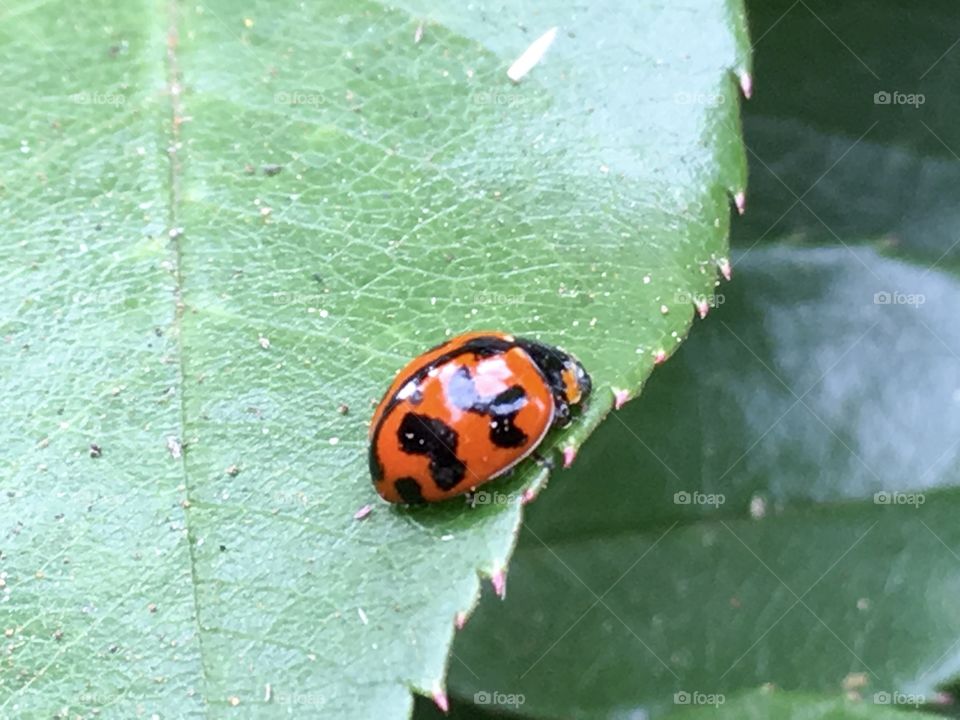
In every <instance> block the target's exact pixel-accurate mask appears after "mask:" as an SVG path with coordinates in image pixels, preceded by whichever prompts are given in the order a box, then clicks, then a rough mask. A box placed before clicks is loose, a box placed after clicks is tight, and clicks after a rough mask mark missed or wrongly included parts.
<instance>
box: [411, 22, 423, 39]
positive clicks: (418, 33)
mask: <svg viewBox="0 0 960 720" xmlns="http://www.w3.org/2000/svg"><path fill="white" fill-rule="evenodd" d="M421 40H423V23H420V24H419V25H417V29H416V30H415V31H414V33H413V42H414V44H417V43H419V42H420V41H421Z"/></svg>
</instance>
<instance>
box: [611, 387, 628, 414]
mask: <svg viewBox="0 0 960 720" xmlns="http://www.w3.org/2000/svg"><path fill="white" fill-rule="evenodd" d="M629 399H630V391H629V390H619V389H617V388H614V389H613V409H614V410H619V409H620V408H622V407H623V406H624V405H626V404H627V400H629Z"/></svg>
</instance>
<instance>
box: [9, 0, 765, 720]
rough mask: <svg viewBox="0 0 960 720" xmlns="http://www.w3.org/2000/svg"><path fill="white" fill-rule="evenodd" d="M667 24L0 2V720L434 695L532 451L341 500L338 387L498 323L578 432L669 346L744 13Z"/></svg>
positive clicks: (694, 271)
mask: <svg viewBox="0 0 960 720" xmlns="http://www.w3.org/2000/svg"><path fill="white" fill-rule="evenodd" d="M689 10H690V8H674V7H670V8H669V9H668V8H659V7H658V8H656V9H654V8H650V7H639V6H638V7H631V8H630V9H626V10H625V9H624V8H621V7H615V6H612V5H605V4H601V5H598V6H590V7H586V6H582V5H578V4H573V3H561V4H555V5H552V6H551V7H550V8H549V10H544V9H542V8H540V9H538V8H536V7H535V6H534V5H533V4H528V3H522V2H519V1H517V2H511V3H508V4H507V5H500V6H497V7H496V8H488V9H481V8H478V7H476V6H467V7H464V6H461V5H459V4H457V5H454V4H450V5H449V6H441V5H439V4H434V3H415V2H409V3H405V4H402V5H401V6H400V7H398V8H388V7H386V6H383V5H380V4H375V3H366V2H361V3H356V2H351V3H346V2H324V3H312V4H311V3H306V4H294V5H290V4H283V3H279V2H260V3H257V4H255V5H252V6H250V7H248V8H247V9H244V10H240V9H238V8H237V6H236V5H235V4H234V3H230V2H227V1H226V0H215V1H213V2H210V3H204V4H201V5H179V4H177V3H173V2H170V3H165V4H164V6H161V5H160V4H157V3H146V2H139V1H137V2H133V3H130V2H127V3H120V2H118V1H117V0H96V1H95V2H89V3H84V4H83V6H82V8H76V7H75V6H74V5H73V4H69V3H66V2H65V1H64V0H52V1H51V2H47V3H45V4H33V5H30V4H23V5H20V6H17V7H14V8H7V9H5V10H4V11H3V16H2V17H3V21H4V22H3V23H0V35H2V47H3V51H2V52H3V53H4V57H5V59H6V60H7V62H6V63H5V67H7V68H8V70H9V80H10V83H9V85H10V88H11V89H10V90H9V93H8V96H7V100H6V102H7V106H8V107H9V109H10V113H9V117H10V122H9V123H8V124H5V125H4V127H3V128H2V129H0V136H2V139H3V144H2V148H3V150H2V152H3V160H4V162H3V164H2V167H3V190H2V193H3V194H2V199H0V202H2V205H0V207H2V208H3V210H2V212H3V216H4V218H5V219H6V224H5V226H6V229H7V235H8V238H7V242H6V243H4V245H3V248H2V249H0V262H2V265H3V267H4V268H5V269H6V270H7V273H6V274H7V277H8V278H10V282H7V283H5V284H4V285H3V290H2V299H3V305H4V307H5V308H7V311H6V312H5V314H4V316H3V317H2V319H0V337H2V338H3V340H2V342H0V392H2V396H3V398H4V411H5V422H4V424H3V425H2V429H0V444H2V446H3V447H4V457H3V460H2V461H0V486H2V488H3V490H4V493H3V495H2V497H0V528H3V533H4V534H3V537H4V542H3V546H2V550H3V554H2V556H0V558H2V568H0V572H2V573H3V575H2V576H0V577H2V580H3V587H2V588H0V627H2V628H3V629H4V631H5V637H4V641H5V643H4V648H5V649H4V657H3V659H2V662H3V673H2V674H0V714H3V715H6V714H9V715H11V716H15V717H41V716H42V717H49V716H51V715H53V714H60V715H61V716H64V717H66V716H69V717H74V716H77V715H80V716H90V715H92V714H93V713H94V712H97V713H99V717H131V716H135V715H136V716H139V715H144V716H146V717H150V716H152V715H158V716H161V717H167V716H173V715H176V716H180V717H190V716H203V715H209V716H216V717H219V716H221V715H224V716H226V715H228V714H229V713H231V712H235V713H237V714H238V716H239V715H244V716H246V715H250V716H254V715H273V714H278V713H287V712H289V713H293V714H295V715H298V716H299V715H305V716H310V717H337V718H347V717H358V718H367V717H378V718H390V717H396V718H399V717H405V716H406V715H407V714H408V712H409V708H410V706H411V702H412V701H411V697H410V693H409V690H410V689H414V690H417V691H420V692H427V693H429V692H432V691H439V690H440V689H441V688H442V686H443V682H444V681H443V678H444V673H445V665H446V662H447V654H448V650H449V644H450V641H451V639H452V635H453V632H454V630H453V619H454V616H455V615H456V614H457V613H460V612H469V611H470V609H471V607H472V605H473V604H474V603H475V601H476V597H477V595H478V593H479V584H480V579H479V576H478V573H482V574H486V575H489V574H491V573H494V572H498V571H502V570H503V569H504V568H505V567H506V564H507V559H508V557H509V554H510V551H511V548H512V545H513V543H514V542H515V534H516V532H517V528H518V526H519V523H520V516H521V508H520V500H519V498H520V493H519V491H520V490H521V489H533V488H536V487H539V485H540V484H542V482H543V480H544V472H543V471H541V470H539V469H538V468H537V466H535V465H533V464H529V465H526V466H524V467H523V468H522V469H521V471H520V472H518V473H517V477H516V478H514V479H513V480H511V481H509V482H508V483H505V484H504V485H503V486H501V488H502V490H503V492H504V497H506V499H507V501H506V502H505V503H502V504H501V503H498V504H495V505H491V506H486V507H482V508H477V509H472V510H471V509H470V508H468V507H466V506H464V505H463V504H461V503H449V504H447V505H445V506H443V507H436V508H425V509H418V510H404V509H399V508H395V507H387V506H385V505H382V504H379V503H374V505H375V507H374V509H373V512H372V514H371V515H370V516H369V517H367V518H366V519H363V520H358V519H355V518H354V514H355V512H356V511H357V510H358V509H359V508H361V507H363V506H364V505H366V504H368V503H371V502H373V500H374V498H375V494H374V492H373V490H372V488H371V486H370V482H369V478H368V473H367V466H366V459H365V457H366V450H367V448H366V429H367V428H366V426H367V422H368V420H369V415H370V413H371V402H372V401H375V400H376V399H377V398H378V396H379V394H380V393H382V392H383V390H384V389H385V387H386V386H387V384H388V383H389V381H390V379H391V377H392V374H393V373H394V372H395V371H396V369H397V368H398V367H400V366H401V365H402V364H403V363H404V362H405V361H406V360H408V359H409V358H410V357H412V356H414V355H415V354H417V353H418V352H420V351H421V350H423V349H424V348H426V347H428V346H429V345H431V344H433V343H435V342H437V341H438V340H440V339H442V338H443V337H445V336H446V335H449V334H451V333H456V332H460V331H463V330H467V329H477V328H502V329H504V330H508V331H512V332H516V333H524V334H528V335H531V336H533V337H539V338H542V339H544V340H546V341H548V342H551V343H555V344H560V345H563V346H564V347H566V348H567V349H569V350H571V351H573V352H575V353H577V354H578V355H579V356H580V357H581V359H582V360H583V361H584V362H585V363H586V364H587V366H588V367H589V369H590V371H591V373H592V374H593V377H594V381H595V387H596V391H595V396H594V398H593V402H592V404H591V406H590V409H589V411H588V412H587V413H586V415H585V416H584V417H583V418H582V420H581V422H579V423H578V424H577V425H576V426H574V427H573V428H572V429H571V430H570V431H569V432H567V433H566V434H565V435H562V436H557V437H554V438H552V439H551V443H552V444H553V445H556V444H559V443H563V444H564V446H569V447H578V446H579V445H580V443H581V442H583V440H584V439H585V437H586V436H587V434H589V432H590V431H592V429H593V428H594V427H595V426H596V425H597V424H598V423H599V421H600V420H601V419H602V417H603V416H604V415H605V414H606V413H607V412H608V411H609V409H610V407H611V405H612V402H613V397H614V389H616V390H619V391H624V392H626V393H636V392H637V391H638V389H639V386H640V384H641V383H642V382H643V380H644V379H645V378H646V376H647V375H648V374H649V373H650V371H651V369H652V367H653V363H654V358H655V357H656V356H657V354H658V353H659V352H661V351H663V352H664V353H666V354H669V353H671V352H672V351H673V350H674V348H675V347H676V345H677V344H678V343H679V342H680V340H681V339H682V338H683V336H684V335H685V333H686V331H687V328H688V326H689V324H690V322H691V320H692V316H693V304H692V303H691V301H690V299H691V298H692V297H695V296H697V295H699V294H703V293H709V292H711V291H712V289H713V287H714V283H715V282H716V275H717V267H718V265H721V264H722V263H723V262H724V257H725V253H726V249H725V248H726V235H727V231H728V223H729V220H728V214H729V212H728V204H729V197H730V195H731V194H733V193H735V192H737V191H740V190H742V188H743V184H744V179H745V178H744V167H745V163H744V158H743V153H742V146H741V144H740V139H739V132H738V118H737V105H738V103H737V92H738V90H737V82H736V79H735V73H734V72H732V71H736V73H739V74H741V75H742V74H744V73H746V71H747V66H746V63H747V58H746V50H745V47H746V43H745V33H744V27H743V25H744V20H743V14H742V9H741V8H740V6H739V3H738V2H735V1H734V0H729V2H719V1H717V2H704V3H699V4H698V6H697V8H696V10H697V12H696V15H695V16H694V15H693V14H691V13H690V11H689ZM553 26H558V27H559V28H560V30H559V32H558V34H557V39H556V41H555V43H554V44H553V46H552V47H551V48H550V49H549V52H548V54H547V55H546V57H545V58H544V59H543V61H542V62H541V63H540V64H539V65H538V66H537V67H535V68H534V69H533V71H532V72H531V73H530V75H529V76H528V77H525V78H523V79H522V80H521V81H520V82H519V83H516V84H512V83H511V82H510V81H509V80H508V79H507V76H506V70H507V68H508V67H509V65H510V63H511V62H512V61H513V60H514V59H515V58H516V57H517V56H518V55H519V54H520V53H521V52H522V51H523V50H524V49H525V48H526V47H527V46H529V45H530V44H531V42H532V41H533V40H534V39H535V38H537V37H538V36H540V35H541V34H542V33H544V32H545V31H547V30H548V29H549V28H551V27H553ZM678 93H682V96H679V95H678ZM661 307H663V308H665V310H661Z"/></svg>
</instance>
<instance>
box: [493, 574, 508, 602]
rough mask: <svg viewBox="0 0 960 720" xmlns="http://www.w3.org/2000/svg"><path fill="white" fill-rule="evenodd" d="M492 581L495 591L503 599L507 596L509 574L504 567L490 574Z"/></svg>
mask: <svg viewBox="0 0 960 720" xmlns="http://www.w3.org/2000/svg"><path fill="white" fill-rule="evenodd" d="M490 582H491V583H492V584H493V591H494V592H495V593H496V594H497V596H498V597H499V598H500V599H501V600H503V599H504V598H505V597H506V596H507V574H506V572H504V571H503V569H502V568H498V569H496V570H494V571H493V575H491V576H490Z"/></svg>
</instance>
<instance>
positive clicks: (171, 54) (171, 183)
mask: <svg viewBox="0 0 960 720" xmlns="http://www.w3.org/2000/svg"><path fill="white" fill-rule="evenodd" d="M165 19H166V34H165V37H166V54H165V68H164V69H165V71H166V72H165V76H166V88H165V90H166V93H167V97H168V98H169V101H170V117H169V123H170V124H169V135H168V137H169V139H170V143H169V146H168V149H167V159H168V163H169V165H168V177H167V187H168V197H167V230H168V233H169V237H170V242H171V245H172V251H173V264H174V293H173V297H174V315H173V324H172V327H171V331H172V332H173V334H174V338H175V341H176V346H177V374H178V376H179V377H178V385H179V388H180V392H179V393H178V394H177V395H178V402H179V406H180V407H179V431H180V437H179V439H178V442H179V443H180V458H179V463H180V472H181V475H182V477H183V485H184V488H185V497H186V501H187V502H186V504H185V506H184V507H183V520H184V527H185V528H186V530H187V538H186V539H187V557H188V560H189V563H190V592H191V596H192V598H193V618H194V622H195V624H196V631H197V653H198V655H199V657H200V673H201V676H202V678H203V695H202V702H203V714H204V716H205V717H210V711H209V705H208V699H209V687H210V683H209V676H208V673H207V654H206V652H205V651H204V646H203V627H202V625H201V622H200V596H199V594H198V591H197V590H198V588H199V585H200V579H199V576H198V573H197V559H196V554H195V550H196V543H195V539H196V537H195V533H194V530H193V526H192V525H191V522H190V507H189V506H190V503H191V500H192V498H193V487H192V484H191V482H190V473H189V472H188V471H187V456H186V448H185V447H184V438H185V437H186V435H187V432H186V429H187V410H186V400H185V394H186V378H187V373H186V365H185V362H184V356H185V348H184V343H183V316H184V311H185V309H186V305H185V303H184V301H183V246H182V244H181V238H182V237H183V232H182V230H181V229H179V228H180V223H179V220H180V213H179V208H180V202H181V192H180V180H181V177H182V174H183V166H182V164H181V163H180V156H179V152H180V124H181V122H182V118H183V117H184V113H183V103H182V100H181V93H182V88H183V85H182V73H181V70H180V63H179V58H178V56H177V48H178V46H179V28H178V19H179V14H178V12H177V3H176V0H167V3H166V18H165Z"/></svg>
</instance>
